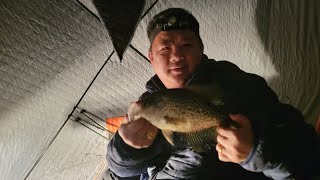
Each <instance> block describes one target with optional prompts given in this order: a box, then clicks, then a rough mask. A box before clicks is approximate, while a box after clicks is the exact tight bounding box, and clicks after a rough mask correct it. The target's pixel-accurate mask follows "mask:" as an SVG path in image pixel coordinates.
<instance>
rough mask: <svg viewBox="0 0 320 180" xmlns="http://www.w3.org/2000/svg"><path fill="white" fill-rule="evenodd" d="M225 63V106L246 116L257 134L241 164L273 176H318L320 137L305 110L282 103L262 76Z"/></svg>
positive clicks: (303, 177)
mask: <svg viewBox="0 0 320 180" xmlns="http://www.w3.org/2000/svg"><path fill="white" fill-rule="evenodd" d="M223 65H224V67H226V66H228V69H229V71H227V72H228V73H225V74H223V75H224V76H223V77H222V78H221V79H222V80H221V81H222V82H225V84H224V87H225V90H226V94H227V95H226V96H225V104H226V110H227V112H230V113H241V114H244V115H245V116H247V117H248V118H249V119H250V121H251V123H252V126H253V131H254V134H255V137H256V139H255V148H254V149H253V150H252V152H251V154H250V156H249V157H248V159H247V161H245V162H243V163H241V164H240V165H241V166H242V167H243V168H245V169H247V170H250V171H255V172H263V173H264V174H265V175H266V176H268V177H271V178H273V179H290V178H292V177H293V178H295V179H310V178H311V177H312V176H318V175H319V174H320V166H319V162H320V142H319V141H320V140H319V139H320V138H319V136H318V135H317V134H316V132H315V130H314V128H313V126H312V125H309V124H307V123H306V122H305V120H304V117H303V115H302V113H301V112H300V111H299V110H297V109H296V108H294V107H293V106H291V105H289V104H284V103H281V102H280V101H279V100H278V97H277V95H276V94H275V92H274V91H273V90H272V89H271V88H270V87H269V86H268V84H267V82H266V81H265V80H264V79H263V78H262V77H260V76H258V75H254V74H250V73H246V72H244V71H241V70H239V69H238V68H236V66H235V65H234V67H233V68H231V67H232V65H230V63H227V62H223ZM229 66H230V67H229ZM221 69H222V70H221V71H223V70H225V69H223V68H221ZM230 69H231V70H230Z"/></svg>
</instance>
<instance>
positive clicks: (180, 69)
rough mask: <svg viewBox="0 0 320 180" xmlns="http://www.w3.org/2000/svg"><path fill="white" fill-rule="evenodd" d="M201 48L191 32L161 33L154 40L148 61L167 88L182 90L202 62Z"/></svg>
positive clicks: (172, 31)
mask: <svg viewBox="0 0 320 180" xmlns="http://www.w3.org/2000/svg"><path fill="white" fill-rule="evenodd" d="M202 54H203V46H202V44H201V43H200V40H199V38H198V36H197V35H196V34H195V33H194V32H192V31H191V30H170V31H161V32H160V33H158V34H157V35H156V37H155V38H154V40H153V42H152V44H151V48H150V51H149V59H150V62H151V64H152V66H153V69H154V71H155V73H156V74H157V75H158V77H159V79H160V80H161V81H162V82H163V84H164V85H165V86H166V87H167V88H182V87H184V83H185V82H186V80H187V79H188V78H189V77H190V76H191V75H192V73H193V72H194V70H195V68H196V67H197V65H198V64H199V63H200V61H201V60H202Z"/></svg>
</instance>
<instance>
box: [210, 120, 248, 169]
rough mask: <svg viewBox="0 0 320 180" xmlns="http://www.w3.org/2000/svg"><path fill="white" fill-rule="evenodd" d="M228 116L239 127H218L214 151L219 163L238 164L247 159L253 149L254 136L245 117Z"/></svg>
mask: <svg viewBox="0 0 320 180" xmlns="http://www.w3.org/2000/svg"><path fill="white" fill-rule="evenodd" d="M229 116H230V118H231V119H232V120H233V121H235V122H236V123H237V124H238V125H239V127H237V128H234V127H230V128H224V127H218V128H217V132H218V136H217V142H218V143H217V146H216V150H217V151H218V155H219V159H220V160H221V161H224V162H233V163H240V162H243V161H245V160H246V159H247V157H248V155H249V153H250V151H251V149H252V148H253V145H254V144H253V143H254V135H253V131H252V127H251V123H250V121H249V119H248V118H247V117H245V116H244V115H241V114H230V115H229Z"/></svg>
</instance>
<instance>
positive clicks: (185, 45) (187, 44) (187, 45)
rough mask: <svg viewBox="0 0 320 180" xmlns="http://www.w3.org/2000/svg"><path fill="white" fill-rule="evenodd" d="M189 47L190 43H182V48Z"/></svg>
mask: <svg viewBox="0 0 320 180" xmlns="http://www.w3.org/2000/svg"><path fill="white" fill-rule="evenodd" d="M191 45H192V44H191V43H184V44H183V46H184V47H189V46H191Z"/></svg>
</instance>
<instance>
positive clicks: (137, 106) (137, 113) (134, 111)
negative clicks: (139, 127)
mask: <svg viewBox="0 0 320 180" xmlns="http://www.w3.org/2000/svg"><path fill="white" fill-rule="evenodd" d="M142 109H143V103H142V102H141V101H137V102H132V103H130V105H129V108H128V119H129V122H131V121H135V120H137V119H139V118H140V117H141V112H142Z"/></svg>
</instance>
